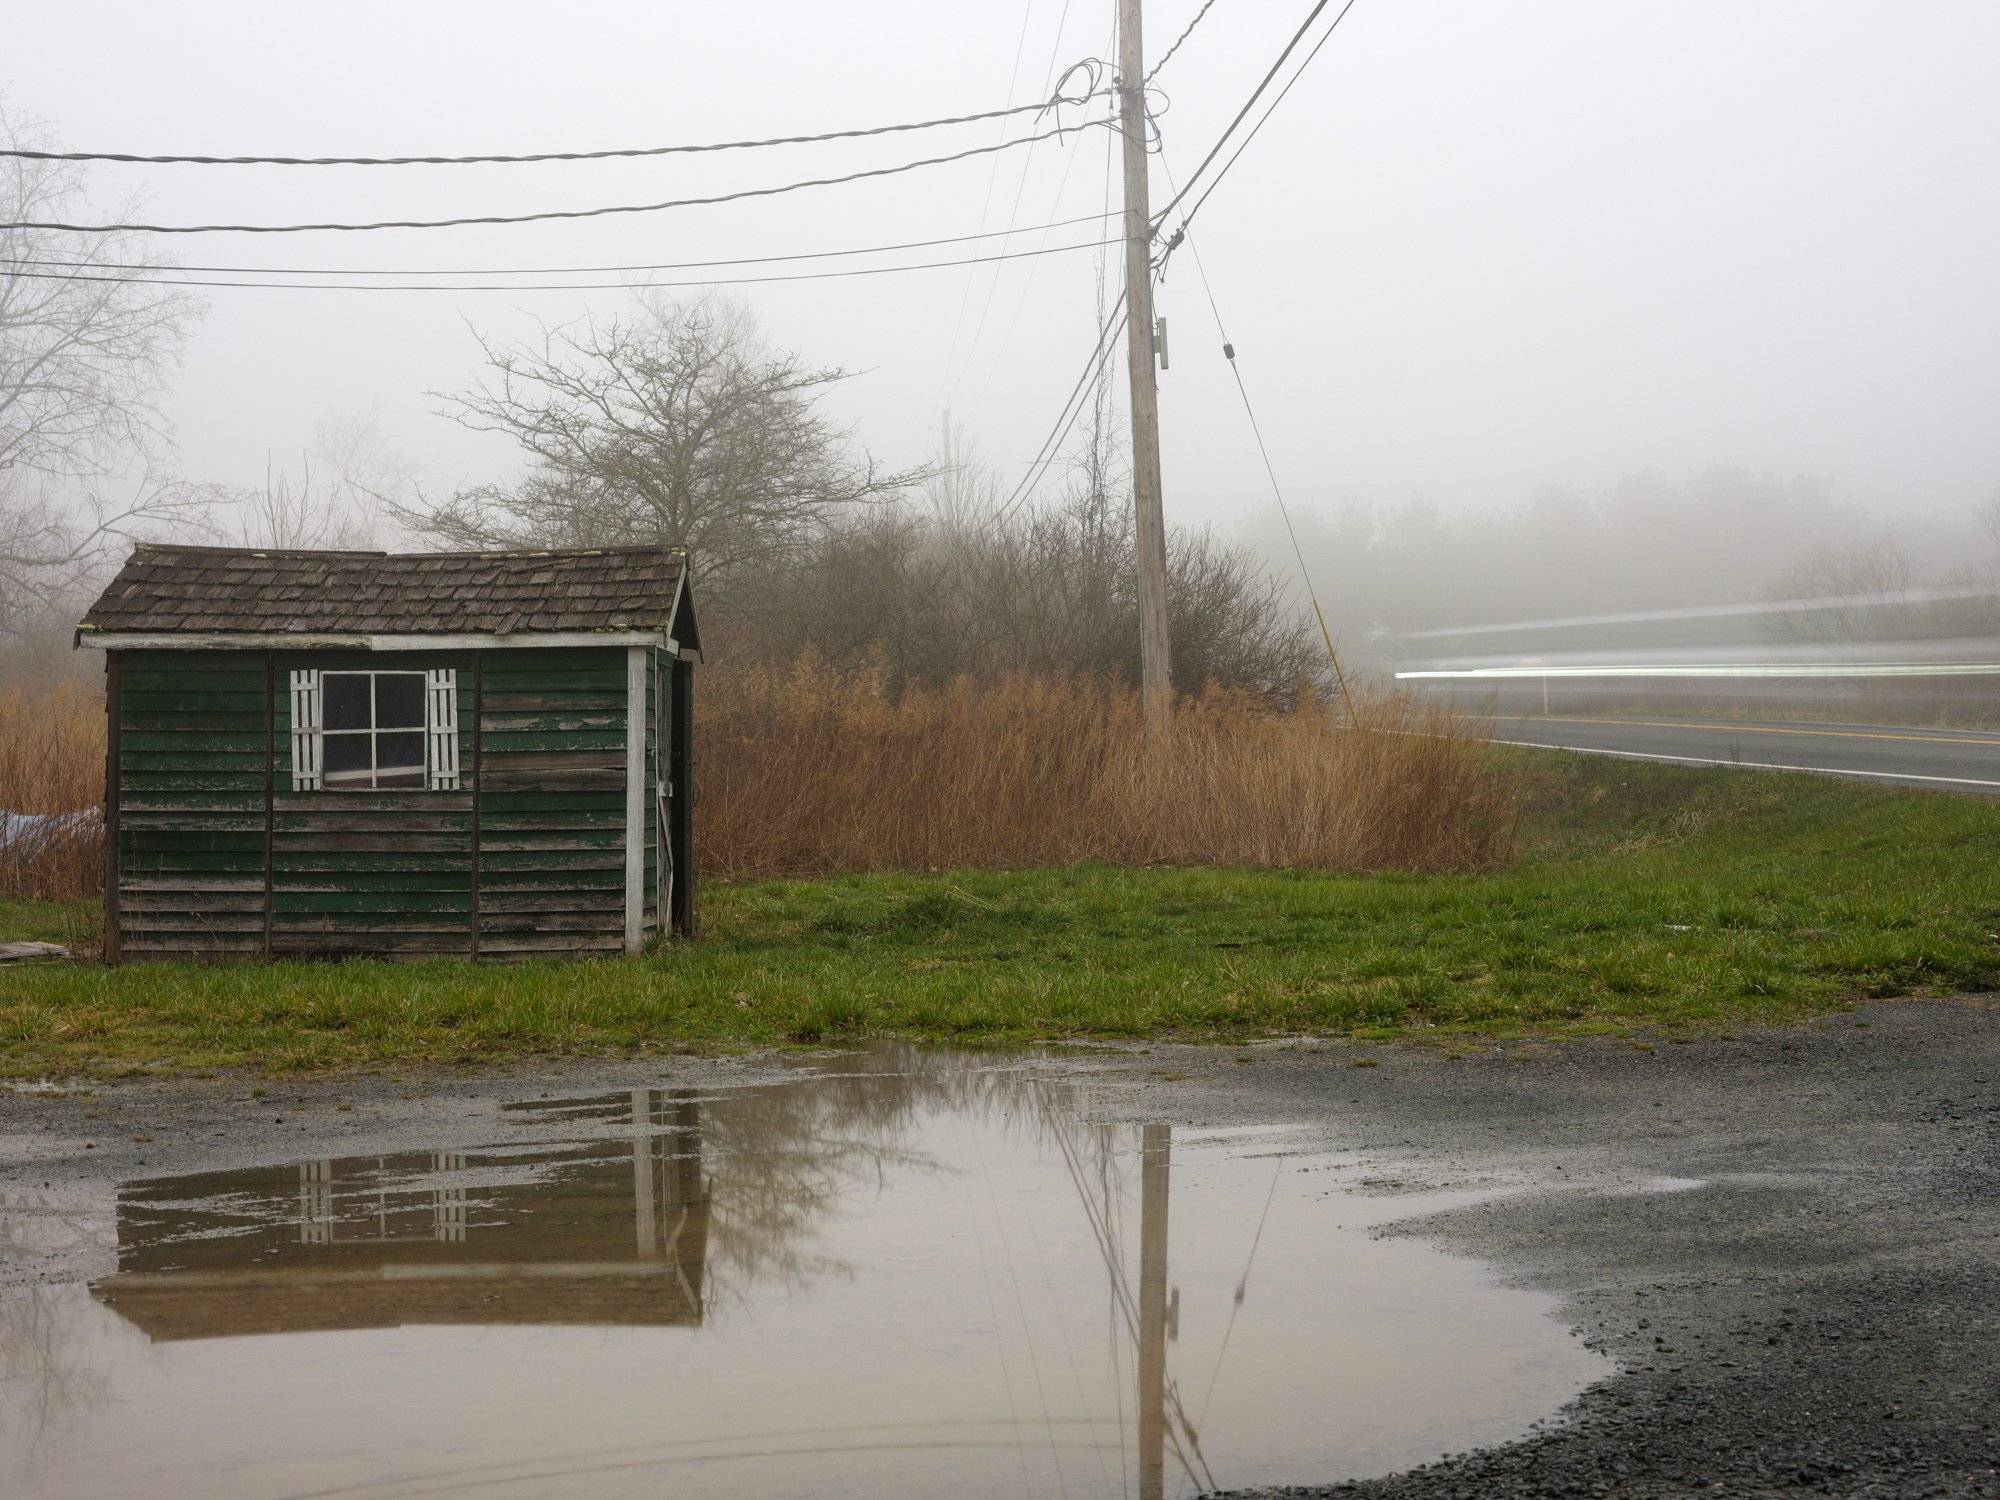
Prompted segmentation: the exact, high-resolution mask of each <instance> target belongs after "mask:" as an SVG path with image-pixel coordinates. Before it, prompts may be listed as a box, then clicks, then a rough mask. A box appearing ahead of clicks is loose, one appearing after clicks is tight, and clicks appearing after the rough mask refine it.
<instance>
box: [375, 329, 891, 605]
mask: <svg viewBox="0 0 2000 1500" xmlns="http://www.w3.org/2000/svg"><path fill="white" fill-rule="evenodd" d="M475 336H476V337H478V338H479V347H480V351H481V353H482V354H483V355H484V357H485V360H486V364H487V376H486V378H485V380H484V381H483V382H481V383H480V384H479V385H476V386H474V387H472V388H470V389H468V390H465V391H461V392H458V393H455V394H454V393H437V394H439V395H440V399H442V400H444V401H445V402H446V403H448V404H447V406H446V408H445V414H446V415H448V416H450V417H451V418H452V419H453V420H455V421H457V422H458V423H459V424H460V425H461V426H464V427H466V428H469V429H470V430H472V431H474V432H491V433H498V434H500V435H502V436H504V437H508V438H511V439H512V440H513V441H514V442H515V443H516V444H518V445H519V446H520V448H521V449H522V450H523V451H524V452H525V453H526V454H527V455H528V457H529V464H528V468H527V471H526V472H525V473H524V474H523V475H522V476H521V478H519V479H518V480H515V481H513V482H510V483H504V484H480V485H470V486H466V487H463V488H461V489H459V490H457V491H456V492H454V493H453V494H452V495H451V496H450V498H449V499H447V500H445V501H443V502H442V503H440V504H437V505H434V506H431V507H428V508H423V507H418V506H412V505H400V504H397V505H392V506H391V507H390V509H391V512H392V513H393V514H394V515H395V516H396V517H397V518H398V519H399V520H400V521H402V522H403V523H404V524H405V525H408V526H410V527H412V528H414V529H416V530H418V531H421V532H425V533H427V534H429V535H431V536H433V537H436V538H438V539H439V540H441V541H444V542H446V543H448V544H450V545H452V546H456V547H468V548H471V547H548V546H568V547H591V546H616V545H627V544H631V545H636V544H644V543H665V544H667V545H670V546H684V547H688V548H690V549H692V552H693V557H694V566H695V568H696V570H697V573H698V575H699V576H700V577H701V578H702V579H703V580H704V582H705V583H707V584H708V585H709V587H710V590H711V592H710V596H709V598H710V603H711V607H713V606H714V605H715V604H716V603H717V602H719V596H718V595H717V593H716V592H715V590H716V589H718V588H720V589H721V590H723V591H725V592H726V590H727V589H728V587H729V585H730V582H731V580H733V579H735V578H737V577H739V576H742V575H744V574H745V573H746V572H747V571H748V570H750V569H752V568H758V569H768V568H770V567H772V566H774V565H777V566H783V565H788V564H796V563H798V562H799V561H800V560H802V559H803V558H804V557H805V555H806V554H807V552H808V551H809V549H810V547H811V545H812V542H813V539H814V538H815V536H816V535H817V534H818V532H819V530H820V529H821V528H822V527H823V526H824V525H825V524H826V523H827V521H828V519H829V518H830V517H832V516H834V515H836V514H839V513H841V512H843V511H846V510H848V509H851V508H852V507H855V506H857V505H860V504H863V503H864V502H869V501H875V500H881V499H885V498H887V497H890V496H893V495H896V494H898V493H900V492H901V491H903V490H905V489H907V488H908V487H910V486H911V485H913V484H916V483H919V482H921V481H922V480H923V478H924V477H925V475H926V473H927V472H928V470H926V469H922V468H918V469H910V470H903V471H895V472H891V471H885V470H884V469H882V468H881V466H880V465H878V464H877V462H876V461H875V459H874V458H873V457H872V456H870V455H869V454H867V453H866V452H865V451H864V452H859V453H857V452H856V451H855V449H854V447H853V443H852V440H853V431H852V429H851V428H848V427H843V426H841V425H839V424H838V423H836V422H835V421H834V420H833V419H832V418H831V417H829V416H827V415H826V413H825V412H823V411H822V410H821V409H820V406H819V402H820V399H821V398H822V397H823V396H824V395H825V394H826V392H827V391H828V390H830V389H831V388H832V387H834V386H835V385H838V384H839V383H840V382H841V381H843V380H845V379H847V378H848V376H849V372H848V371H846V370H843V369H840V368H837V367H820V366H813V365H808V364H806V363H805V362H804V361H803V360H802V359H800V358H799V357H798V356H797V355H795V354H790V353H786V352H782V351H773V350H771V349H770V348H769V347H768V346H766V345H765V343H764V342H763V340H762V338H761V337H760V335H759V333H758V331H757V327H756V324H755V322H754V320H753V319H752V317H751V315H750V313H749V312H748V311H747V310H746V309H744V308H743V307H741V306H739V305H737V304H734V303H731V302H728V301H726V300H724V299H722V298H720V297H714V296H710V297H703V298H700V299H697V300H693V301H685V302H677V301H673V300H671V299H669V298H667V297H664V296H662V295H659V294H657V293H652V294H646V295H642V296H641V297H640V298H639V299H638V306H637V308H636V309H635V310H634V311H633V312H631V313H629V314H627V315H625V316H623V317H618V318H612V319H608V320H604V321H597V320H587V321H585V322H583V323H580V324H572V325H567V326H564V327H558V328H550V327H546V326H545V327H544V328H543V329H542V331H541V336H540V338H539V339H538V340H536V341H534V342H532V343H529V344H526V345H501V344H497V343H495V342H493V341H491V340H489V339H488V338H486V337H484V336H480V335H475Z"/></svg>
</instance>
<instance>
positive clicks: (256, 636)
mask: <svg viewBox="0 0 2000 1500" xmlns="http://www.w3.org/2000/svg"><path fill="white" fill-rule="evenodd" d="M76 643H77V644H78V645H79V646H88V647H90V648H91V649H92V650H95V651H269V650H278V651H330V650H361V651H506V650H550V649H553V648H556V647H570V646H659V647H663V648H665V649H666V650H668V651H670V652H672V653H674V654H675V655H678V654H679V647H678V646H677V645H676V643H675V642H674V640H673V639H672V637H670V636H668V635H667V634H666V633H665V632H664V631H659V630H560V631H545V632H542V633H540V634H536V633H533V632H523V633H521V634H518V635H477V634H461V635H360V634H354V635H342V634H329V633H321V632H313V631H303V630H301V631H283V630H275V631H231V632H219V631H218V632H207V631H199V632H195V631H190V632H184V633H179V634H162V635H146V634H142V633H139V632H124V631H91V630H79V631H78V632H77V633H76Z"/></svg>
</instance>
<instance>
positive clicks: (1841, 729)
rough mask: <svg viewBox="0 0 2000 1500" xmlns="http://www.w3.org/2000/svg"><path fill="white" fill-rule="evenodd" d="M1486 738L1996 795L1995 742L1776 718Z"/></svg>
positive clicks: (1514, 728)
mask: <svg viewBox="0 0 2000 1500" xmlns="http://www.w3.org/2000/svg"><path fill="white" fill-rule="evenodd" d="M1493 737H1494V738H1495V739H1496V740H1499V741H1500V742H1501V743H1503V744H1510V745H1539V746H1545V747H1548V748H1551V749H1559V750H1578V751H1582V752H1584V753H1586V754H1591V755H1614V756H1621V757H1625V758H1627V759H1632V760H1656V761H1664V762H1666V763H1668V764H1672V765H1688V766H1740V767H1744V768H1749V769H1761V770H1773V771H1812V772H1816V773H1818V774H1821V775H1826V776H1851V777H1856V778H1858V779H1861V780H1865V781H1888V782H1897V783H1901V784H1903V785H1906V786H1922V787H1930V788H1933V789H1934V790H1938V791H1955V792H1966V793H1970V794H1972V795H1975V796H1988V797H1993V796H2000V734H1987V733H1982V732H1980V731H1978V730H1962V729H1924V728H1911V727H1908V726H1897V725H1883V724H1812V723H1800V722H1793V721H1786V720H1782V719H1769V720H1755V719H1676V718H1652V717H1633V718H1622V717H1621V718H1612V717H1604V718H1586V717H1582V716H1574V717H1572V716H1569V715H1537V716H1534V717H1530V718H1525V719H1505V720H1502V721H1501V722H1500V724H1499V725H1498V726H1497V727H1496V729H1495V730H1494V734H1493Z"/></svg>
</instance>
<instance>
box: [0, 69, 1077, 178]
mask: <svg viewBox="0 0 2000 1500" xmlns="http://www.w3.org/2000/svg"><path fill="white" fill-rule="evenodd" d="M1089 78H1090V88H1089V90H1088V91H1087V92H1085V93H1083V94H1076V95H1070V94H1064V93H1063V92H1062V91H1061V90H1057V92H1056V93H1055V94H1053V95H1052V96H1051V97H1049V98H1048V99H1046V100H1044V101H1043V102H1041V103H1039V104H1014V105H1009V106H1008V107H1007V108H1005V109H988V110H982V111H980V112H979V113H978V114H972V115H947V116H945V117H944V118H942V119H937V120H912V121H909V122H908V123H906V124H901V125H873V126H868V127H866V128H862V129H856V130H827V131H821V132H820V133H818V134H816V135H777V136H770V137H768V138H766V139H764V140H757V141H712V142H708V143H705V144H702V145H693V146H631V147H621V148H618V149H614V150H609V151H535V152H529V153H527V154H525V155H520V156H502V155H490V156H148V155H142V154H140V153H137V152H130V151H28V150H21V149H11V150H0V157H12V158H15V159H17V160H22V161H108V162H129V163H137V164H139V165H141V166H150V167H171V166H196V167H467V166H492V165H502V166H513V165H519V164H523V163H528V162H545V161H608V160H611V159H613V158H617V157H635V156H683V155H692V154H695V153H698V152H706V151H748V150H752V149H755V148H757V147H762V146H804V145H811V144H813V143H815V142H819V141H848V140H856V139H859V138H861V137H863V136H871V135H896V134H900V133H903V132H906V131H911V130H934V129H936V128H938V127H940V126H945V125H972V124H977V123H978V122H979V121H981V120H998V119H1003V118H1005V117H1007V116H1009V115H1021V114H1042V113H1045V112H1046V111H1048V110H1051V109H1055V108H1056V107H1058V106H1059V105H1064V104H1086V103H1088V102H1089V101H1090V100H1091V99H1093V98H1095V97H1097V96H1098V95H1099V94H1100V93H1104V92H1106V90H1102V89H1099V88H1098V87H1097V71H1096V69H1095V67H1094V66H1093V67H1092V68H1091V71H1090V74H1089Z"/></svg>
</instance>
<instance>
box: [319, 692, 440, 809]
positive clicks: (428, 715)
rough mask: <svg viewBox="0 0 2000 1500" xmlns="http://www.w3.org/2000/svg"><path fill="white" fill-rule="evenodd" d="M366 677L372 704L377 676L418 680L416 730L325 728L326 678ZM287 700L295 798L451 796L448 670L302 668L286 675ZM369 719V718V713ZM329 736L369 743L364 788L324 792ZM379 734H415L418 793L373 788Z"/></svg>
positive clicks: (355, 787)
mask: <svg viewBox="0 0 2000 1500" xmlns="http://www.w3.org/2000/svg"><path fill="white" fill-rule="evenodd" d="M329 675H331V676H336V677H350V676H351V677H366V678H368V679H369V696H370V701H371V703H372V701H373V697H374V691H375V685H374V679H375V678H377V677H381V676H385V675H387V676H393V677H421V678H422V679H423V702H424V722H423V725H422V727H421V728H420V729H419V728H417V727H416V726H411V727H409V728H397V729H391V730H386V731H385V730H383V729H380V728H377V727H373V726H371V727H370V728H368V729H352V730H332V731H329V730H328V729H327V728H326V681H325V679H326V678H327V677H328V676H329ZM291 696H292V790H293V791H295V792H317V791H340V792H347V791H355V792H418V791H425V790H428V791H434V792H441V791H456V790H457V789H458V785H459V763H458V672H457V670H456V669H454V668H451V667H440V668H432V669H430V670H424V669H421V668H418V669H411V668H407V667H404V668H396V667H338V668H332V669H320V668H305V669H302V670H299V671H295V672H293V673H292V674H291ZM370 718H371V719H372V718H373V713H372V711H371V713H370ZM329 733H332V734H335V735H339V736H343V737H344V736H348V735H362V734H365V735H367V736H368V737H369V743H370V752H371V753H370V757H369V761H370V777H369V783H368V784H367V785H365V786H364V785H359V784H355V785H343V786H340V787H328V786H327V784H326V738H327V735H328V734H329ZM384 733H390V734H413V733H414V734H421V735H422V736H423V744H424V784H423V786H421V787H382V786H376V785H375V784H374V777H375V775H376V774H377V773H376V772H375V770H374V754H373V750H374V742H375V740H376V739H377V738H378V737H379V736H380V735H382V734H384Z"/></svg>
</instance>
